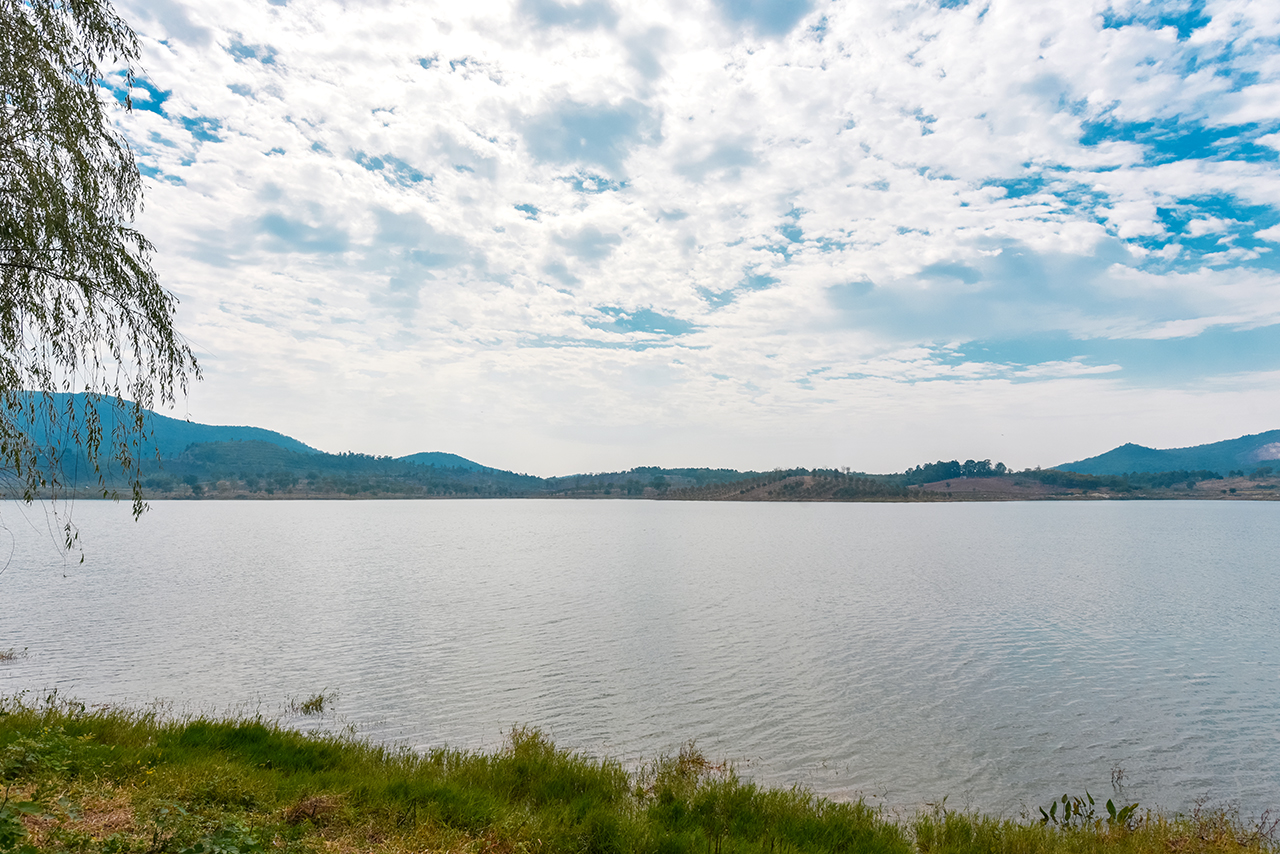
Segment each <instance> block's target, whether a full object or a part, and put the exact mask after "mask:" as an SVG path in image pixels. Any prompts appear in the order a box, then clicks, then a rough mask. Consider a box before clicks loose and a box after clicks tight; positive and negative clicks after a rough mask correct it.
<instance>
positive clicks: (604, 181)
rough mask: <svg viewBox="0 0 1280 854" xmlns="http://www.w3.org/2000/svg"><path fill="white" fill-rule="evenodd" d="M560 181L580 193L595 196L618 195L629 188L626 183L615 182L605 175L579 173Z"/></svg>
mask: <svg viewBox="0 0 1280 854" xmlns="http://www.w3.org/2000/svg"><path fill="white" fill-rule="evenodd" d="M560 180H562V181H565V182H566V183H568V184H569V185H570V186H571V187H573V189H575V190H577V191H578V192H579V193H586V194H587V195H591V196H595V195H599V194H600V193H616V192H618V191H619V190H624V189H626V187H627V182H626V181H614V180H612V179H610V178H606V177H604V176H603V175H593V174H592V173H590V172H578V173H575V174H573V175H566V176H565V177H563V178H561V179H560Z"/></svg>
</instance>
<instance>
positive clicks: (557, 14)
mask: <svg viewBox="0 0 1280 854" xmlns="http://www.w3.org/2000/svg"><path fill="white" fill-rule="evenodd" d="M520 12H521V14H523V15H525V16H527V17H529V18H531V19H533V20H534V21H536V22H538V23H539V24H541V25H542V26H544V27H567V28H569V29H573V30H594V29H596V28H597V27H605V28H607V29H612V28H613V27H614V26H615V25H616V24H617V23H618V13H617V12H616V11H614V9H613V7H612V6H610V5H609V4H608V3H606V2H604V0H582V2H578V3H572V2H571V3H557V2H556V0H521V2H520Z"/></svg>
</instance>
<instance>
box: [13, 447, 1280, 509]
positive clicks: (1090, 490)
mask: <svg viewBox="0 0 1280 854" xmlns="http://www.w3.org/2000/svg"><path fill="white" fill-rule="evenodd" d="M441 456H447V455H426V457H427V458H429V459H430V462H424V461H422V460H420V459H419V460H415V459H411V458H392V457H378V456H371V455H368V454H355V453H345V454H325V453H320V452H310V453H303V452H300V451H296V450H290V449H288V448H284V447H281V446H279V445H276V444H272V443H270V442H265V441H258V440H247V441H227V442H206V443H198V444H193V445H190V446H188V447H187V448H186V449H185V450H184V451H182V452H181V453H179V454H178V455H177V456H174V457H172V458H166V459H162V460H156V459H152V460H150V461H148V462H147V463H146V464H145V465H144V466H143V468H142V469H140V470H139V471H137V472H136V476H137V482H138V484H139V486H140V488H141V495H142V497H143V498H144V499H146V500H158V499H186V500H192V499H201V500H209V499H214V500H227V499H233V500H234V499H239V500H246V499H247V500H274V499H318V500H350V499H368V498H375V499H398V498H570V499H626V498H630V499H635V498H648V499H662V500H679V501H808V502H814V501H872V502H901V501H910V502H920V501H928V502H935V501H1041V500H1109V499H1112V500H1113V499H1189V498H1190V499H1199V500H1232V501H1241V500H1249V501H1260V500H1261V501H1269V500H1277V499H1280V471H1278V470H1277V469H1280V464H1276V463H1272V464H1265V465H1249V466H1246V467H1244V468H1240V469H1235V470H1230V471H1225V472H1224V471H1215V470H1209V469H1197V470H1182V469H1179V470H1174V471H1158V472H1150V471H1131V472H1128V473H1125V474H1102V475H1095V474H1084V473H1080V472H1075V471H1067V470H1063V469H1039V468H1036V469H1025V470H1023V471H1013V470H1011V469H1008V468H1006V467H1005V465H1004V464H1003V463H996V464H994V465H993V464H992V463H991V461H990V460H976V461H975V460H966V461H964V462H959V461H957V460H951V461H950V462H943V461H938V462H935V463H926V464H924V465H919V466H916V467H914V468H912V469H908V470H907V471H904V472H899V473H894V474H868V473H866V472H857V471H852V470H850V469H848V468H844V469H804V468H795V469H777V470H774V471H769V472H756V471H745V472H744V471H737V470H734V469H712V468H683V469H679V468H659V467H656V466H640V467H637V468H633V469H630V470H628V471H621V472H591V473H584V474H576V475H568V476H565V477H548V478H543V477H536V476H534V475H528V474H518V473H516V472H509V471H502V470H499V469H492V468H486V467H483V466H479V465H476V464H474V463H470V462H469V461H466V460H463V459H462V458H460V457H457V458H453V460H454V461H456V462H457V463H458V464H450V462H451V461H449V460H447V459H446V460H443V461H442V460H439V459H437V458H439V457H441ZM87 466H88V463H87V461H83V460H80V461H77V460H75V459H68V460H65V461H64V465H63V470H64V476H63V477H62V479H61V483H62V486H61V487H60V489H59V490H58V493H59V497H65V498H68V499H83V498H104V497H113V494H119V495H127V494H129V493H130V489H129V485H130V484H131V483H132V478H131V476H130V475H126V474H123V473H119V472H117V473H115V474H111V473H108V476H107V477H106V478H105V482H106V484H107V488H106V489H103V488H102V487H99V486H92V487H90V486H86V485H84V484H85V482H86V481H88V482H89V483H95V478H78V477H76V474H75V473H76V472H77V471H83V470H84V469H85V468H86V467H87ZM77 483H79V484H80V485H79V486H77ZM6 485H7V484H5V483H3V482H0V498H18V497H20V495H19V494H9V492H10V491H9V490H6V489H4V487H5V486H6ZM42 497H52V493H50V492H49V490H46V494H45V495H44V496H42Z"/></svg>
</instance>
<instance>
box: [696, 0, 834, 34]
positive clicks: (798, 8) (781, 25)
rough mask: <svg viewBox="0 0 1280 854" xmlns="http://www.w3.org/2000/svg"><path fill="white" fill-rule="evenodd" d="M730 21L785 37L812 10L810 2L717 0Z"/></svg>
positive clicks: (805, 0)
mask: <svg viewBox="0 0 1280 854" xmlns="http://www.w3.org/2000/svg"><path fill="white" fill-rule="evenodd" d="M716 5H717V6H719V7H720V11H721V12H723V13H724V16H725V17H726V18H728V19H729V20H730V21H733V22H734V23H738V24H746V25H748V26H750V27H751V28H752V29H754V30H755V31H756V32H758V33H761V34H763V35H768V36H785V35H786V34H787V33H789V32H791V30H792V28H793V27H795V25H796V24H798V23H800V19H801V18H803V17H804V16H805V15H807V14H809V10H810V9H812V8H813V5H812V3H811V2H810V0H717V2H716Z"/></svg>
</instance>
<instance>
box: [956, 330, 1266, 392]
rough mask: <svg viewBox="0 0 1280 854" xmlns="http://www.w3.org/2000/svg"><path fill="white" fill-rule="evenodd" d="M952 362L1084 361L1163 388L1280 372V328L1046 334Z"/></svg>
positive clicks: (976, 345)
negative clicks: (1151, 335)
mask: <svg viewBox="0 0 1280 854" xmlns="http://www.w3.org/2000/svg"><path fill="white" fill-rule="evenodd" d="M956 353H957V355H956V356H954V357H952V358H953V359H954V360H955V361H956V362H961V361H977V362H994V363H999V364H1008V365H1013V366H1021V367H1031V366H1034V365H1038V364H1043V363H1045V362H1069V361H1072V360H1078V361H1080V362H1081V363H1082V364H1085V365H1091V366H1102V365H1119V366H1120V368H1121V369H1120V370H1119V371H1115V372H1112V373H1108V374H1101V375H1100V376H1104V377H1112V378H1119V379H1124V380H1127V381H1131V382H1135V383H1140V384H1151V385H1160V384H1163V383H1168V382H1173V383H1175V384H1176V385H1178V386H1179V387H1183V386H1184V384H1185V383H1187V382H1195V381H1197V380H1203V379H1207V378H1209V377H1214V376H1221V375H1223V374H1233V373H1251V372H1254V371H1275V370H1280V324H1277V325H1272V326H1264V327H1260V328H1258V329H1248V330H1236V329H1230V328H1227V327H1222V326H1214V327H1210V328H1209V329H1207V330H1205V331H1204V332H1202V333H1200V334H1199V335H1196V336H1194V337H1190V338H1164V339H1146V338H1119V339H1109V338H1094V339H1086V340H1080V339H1075V338H1071V337H1069V336H1067V335H1064V334H1061V333H1057V334H1045V335H1036V336H1034V337H1025V338H1008V339H1003V340H988V341H971V342H969V343H967V344H964V345H962V346H961V347H959V348H958V349H957V351H956Z"/></svg>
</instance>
